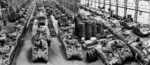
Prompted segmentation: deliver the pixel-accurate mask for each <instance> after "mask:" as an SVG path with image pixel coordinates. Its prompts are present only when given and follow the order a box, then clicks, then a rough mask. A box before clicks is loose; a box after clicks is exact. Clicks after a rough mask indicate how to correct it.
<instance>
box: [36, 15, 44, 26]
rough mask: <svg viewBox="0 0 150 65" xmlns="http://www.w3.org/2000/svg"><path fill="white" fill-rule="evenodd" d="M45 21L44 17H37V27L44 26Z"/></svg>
mask: <svg viewBox="0 0 150 65" xmlns="http://www.w3.org/2000/svg"><path fill="white" fill-rule="evenodd" d="M45 19H46V18H45V17H44V16H42V17H38V27H41V26H42V27H43V26H45Z"/></svg>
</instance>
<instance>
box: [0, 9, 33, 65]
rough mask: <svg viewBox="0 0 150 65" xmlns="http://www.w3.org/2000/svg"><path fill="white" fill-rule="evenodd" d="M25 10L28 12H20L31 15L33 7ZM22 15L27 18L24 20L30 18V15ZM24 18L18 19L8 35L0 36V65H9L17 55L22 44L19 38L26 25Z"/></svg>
mask: <svg viewBox="0 0 150 65" xmlns="http://www.w3.org/2000/svg"><path fill="white" fill-rule="evenodd" d="M25 9H28V10H29V11H24V10H21V11H23V12H28V13H31V11H32V9H33V6H31V7H26V8H25ZM22 15H25V16H27V17H26V18H29V17H30V14H22ZM26 18H24V17H20V18H19V20H17V21H16V22H15V25H14V27H13V28H12V29H11V30H9V32H8V33H6V34H0V43H1V44H0V56H1V57H2V59H0V64H2V65H10V64H11V63H12V60H13V59H14V57H15V55H17V53H18V50H19V47H20V46H21V44H22V43H23V42H22V40H21V38H22V36H23V32H24V29H25V24H26V23H27V20H26Z"/></svg>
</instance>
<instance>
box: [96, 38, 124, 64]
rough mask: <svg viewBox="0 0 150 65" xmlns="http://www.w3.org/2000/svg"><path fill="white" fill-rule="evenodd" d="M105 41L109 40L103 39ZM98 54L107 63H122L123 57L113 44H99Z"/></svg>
mask: <svg viewBox="0 0 150 65" xmlns="http://www.w3.org/2000/svg"><path fill="white" fill-rule="evenodd" d="M103 42H108V41H107V40H103ZM96 53H97V56H98V57H99V58H100V59H101V60H102V62H103V63H104V64H106V65H115V64H117V65H118V64H121V63H122V61H121V58H120V57H119V54H118V53H117V51H115V50H114V49H113V48H112V46H111V44H107V43H103V45H99V46H97V47H96Z"/></svg>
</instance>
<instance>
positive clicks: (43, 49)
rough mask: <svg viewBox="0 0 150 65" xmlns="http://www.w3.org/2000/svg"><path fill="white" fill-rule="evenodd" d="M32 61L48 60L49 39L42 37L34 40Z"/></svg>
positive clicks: (45, 61)
mask: <svg viewBox="0 0 150 65" xmlns="http://www.w3.org/2000/svg"><path fill="white" fill-rule="evenodd" d="M32 61H33V62H34V63H36V62H44V63H47V62H48V44H47V40H44V39H40V40H36V41H34V46H33V47H32Z"/></svg>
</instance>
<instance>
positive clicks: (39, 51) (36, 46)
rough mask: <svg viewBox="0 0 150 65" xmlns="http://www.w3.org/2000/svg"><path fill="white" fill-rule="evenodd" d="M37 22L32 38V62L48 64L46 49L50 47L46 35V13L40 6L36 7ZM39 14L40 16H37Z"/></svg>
mask: <svg viewBox="0 0 150 65" xmlns="http://www.w3.org/2000/svg"><path fill="white" fill-rule="evenodd" d="M37 9H38V12H37V15H36V16H37V20H38V27H37V31H36V34H35V35H33V36H32V44H33V47H32V61H33V62H34V63H38V62H43V63H47V62H48V49H49V47H50V43H51V41H50V40H49V39H48V37H47V36H48V35H47V28H48V27H47V25H46V22H45V21H46V11H45V8H44V7H42V6H39V7H37ZM38 13H40V14H38Z"/></svg>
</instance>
